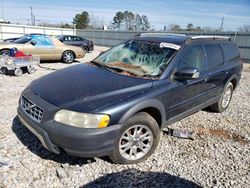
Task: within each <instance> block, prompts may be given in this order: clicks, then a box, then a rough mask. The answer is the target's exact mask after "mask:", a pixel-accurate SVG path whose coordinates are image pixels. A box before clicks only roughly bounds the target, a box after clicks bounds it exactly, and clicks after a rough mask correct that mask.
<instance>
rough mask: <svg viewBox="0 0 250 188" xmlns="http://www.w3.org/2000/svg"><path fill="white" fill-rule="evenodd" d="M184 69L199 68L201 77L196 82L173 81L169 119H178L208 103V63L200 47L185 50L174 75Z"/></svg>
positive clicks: (195, 46) (194, 46)
mask: <svg viewBox="0 0 250 188" xmlns="http://www.w3.org/2000/svg"><path fill="white" fill-rule="evenodd" d="M183 68H197V69H198V70H199V72H200V76H199V78H197V79H195V80H176V79H174V78H173V79H172V86H173V88H172V89H171V92H170V100H169V108H168V113H167V114H168V119H172V118H174V117H177V116H179V115H181V114H182V113H184V112H187V111H188V110H190V109H192V108H194V107H196V106H198V105H200V104H202V103H204V102H205V101H206V97H205V93H206V91H207V88H206V86H205V80H206V78H207V74H206V61H205V55H204V52H203V50H202V47H201V46H200V45H193V46H189V47H187V48H186V49H185V51H184V53H183V56H182V57H181V58H180V60H179V62H178V63H177V64H176V66H175V68H174V70H173V74H174V73H175V72H177V71H178V70H181V69H183Z"/></svg>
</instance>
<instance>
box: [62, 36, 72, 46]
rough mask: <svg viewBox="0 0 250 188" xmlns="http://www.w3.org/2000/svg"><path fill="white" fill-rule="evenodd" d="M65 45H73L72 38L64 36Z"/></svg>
mask: <svg viewBox="0 0 250 188" xmlns="http://www.w3.org/2000/svg"><path fill="white" fill-rule="evenodd" d="M63 43H64V44H67V45H72V37H71V36H64V40H63Z"/></svg>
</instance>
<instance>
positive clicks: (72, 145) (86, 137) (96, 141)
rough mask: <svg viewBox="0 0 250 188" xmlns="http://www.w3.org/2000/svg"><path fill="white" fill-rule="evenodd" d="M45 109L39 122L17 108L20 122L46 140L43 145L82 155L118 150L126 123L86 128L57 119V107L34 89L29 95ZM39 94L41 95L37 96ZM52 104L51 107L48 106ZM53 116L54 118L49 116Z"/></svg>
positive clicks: (42, 140) (20, 108)
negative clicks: (36, 93) (117, 142)
mask: <svg viewBox="0 0 250 188" xmlns="http://www.w3.org/2000/svg"><path fill="white" fill-rule="evenodd" d="M25 97H26V98H28V99H29V100H31V101H33V102H34V103H36V104H37V105H39V106H40V107H42V108H43V109H45V114H44V117H43V120H42V121H41V122H40V123H38V122H36V121H34V120H33V119H31V118H30V117H29V116H28V115H27V114H26V112H25V111H24V110H23V109H22V107H21V106H20V105H19V107H18V109H17V113H18V117H19V119H20V122H21V123H22V124H23V125H24V126H26V127H27V128H28V129H29V130H30V131H31V132H32V133H33V134H34V135H35V136H36V137H37V138H38V139H39V140H40V141H41V143H42V144H43V146H44V147H45V148H46V149H47V150H49V151H51V152H53V153H56V154H59V153H60V152H61V150H64V151H65V152H66V153H67V154H69V155H74V156H81V157H94V156H107V155H110V154H111V153H112V151H113V150H114V142H115V140H116V138H117V135H118V134H119V133H120V129H121V127H122V125H120V124H119V125H113V126H109V127H106V128H101V129H83V128H76V127H71V126H67V125H64V124H61V123H58V122H55V121H54V120H53V118H52V119H51V117H53V115H52V114H54V112H55V111H57V110H58V108H57V107H55V106H54V109H53V105H51V104H49V103H47V102H46V101H44V100H43V99H41V98H40V97H39V96H37V95H34V94H32V93H31V92H30V93H28V94H26V95H25ZM36 98H39V99H38V100H36ZM46 105H48V109H49V111H50V112H51V113H52V114H50V112H48V111H47V109H46V108H45V106H46ZM48 117H50V119H46V118H48Z"/></svg>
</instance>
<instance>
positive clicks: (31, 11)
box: [30, 6, 36, 26]
mask: <svg viewBox="0 0 250 188" xmlns="http://www.w3.org/2000/svg"><path fill="white" fill-rule="evenodd" d="M30 21H31V25H33V26H35V25H36V23H35V16H34V14H33V7H32V6H31V7H30Z"/></svg>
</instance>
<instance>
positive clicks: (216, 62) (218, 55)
mask: <svg viewBox="0 0 250 188" xmlns="http://www.w3.org/2000/svg"><path fill="white" fill-rule="evenodd" d="M205 48H206V53H207V65H208V69H209V70H211V69H214V68H216V67H219V66H221V65H223V63H224V61H223V54H222V51H221V49H220V47H219V45H216V44H208V45H205Z"/></svg>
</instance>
